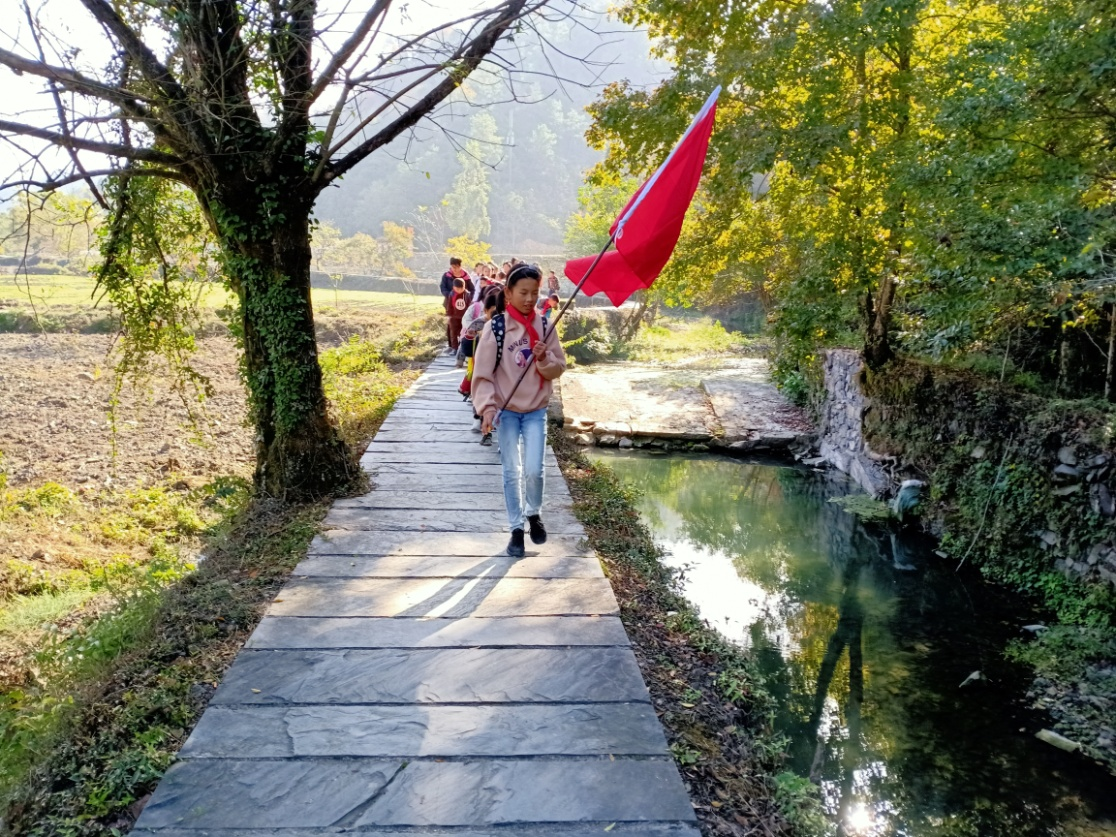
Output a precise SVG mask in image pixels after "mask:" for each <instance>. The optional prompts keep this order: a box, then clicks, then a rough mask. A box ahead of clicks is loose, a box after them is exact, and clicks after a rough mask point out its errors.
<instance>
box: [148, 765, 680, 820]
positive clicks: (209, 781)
mask: <svg viewBox="0 0 1116 837" xmlns="http://www.w3.org/2000/svg"><path fill="white" fill-rule="evenodd" d="M160 790H161V791H162V793H161V794H160V795H159V796H157V797H156V798H154V799H152V801H151V802H150V803H149V804H148V806H147V808H146V809H145V811H144V822H143V825H144V827H145V828H158V827H160V826H179V827H183V826H190V827H193V828H250V827H255V828H259V827H266V828H275V829H286V828H312V827H329V826H332V827H343V826H344V827H353V828H358V829H359V828H362V827H367V826H372V827H376V826H408V825H411V826H427V827H431V826H435V827H444V826H477V825H515V824H517V823H535V822H546V823H561V822H587V821H588V822H599V823H604V824H608V823H611V822H632V821H636V822H638V821H652V822H654V821H664V820H666V821H670V820H674V821H678V820H683V821H684V820H686V819H690V818H692V817H693V811H692V809H691V807H690V801H689V799H688V798H687V797H686V794H685V791H684V790H683V788H682V783H681V782H680V781H679V780H678V772H677V770H676V768H675V767H674V763H673V762H672V761H670V760H668V759H638V760H635V759H616V760H614V761H613V760H609V759H584V760H580V759H578V760H575V759H527V760H514V759H507V760H475V761H472V760H470V761H464V762H451V761H447V762H443V763H438V762H431V761H412V762H404V761H401V760H398V759H396V760H370V759H319V758H303V759H280V760H255V759H190V760H187V761H183V762H179V763H178V764H176V765H174V766H173V767H172V768H171V769H170V770H169V771H168V772H167V775H166V777H165V778H164V779H163V782H162V784H161V786H160ZM602 830H603V829H602Z"/></svg>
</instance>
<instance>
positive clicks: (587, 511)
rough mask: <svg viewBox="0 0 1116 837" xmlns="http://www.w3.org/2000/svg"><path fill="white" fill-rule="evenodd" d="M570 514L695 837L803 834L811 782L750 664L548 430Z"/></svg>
mask: <svg viewBox="0 0 1116 837" xmlns="http://www.w3.org/2000/svg"><path fill="white" fill-rule="evenodd" d="M551 444H552V446H553V449H554V453H555V455H556V456H557V459H558V464H559V466H560V467H561V469H562V473H563V475H564V476H565V478H566V482H567V484H568V485H569V488H570V492H571V494H572V495H573V498H574V513H575V514H576V516H577V517H578V519H579V520H580V521H581V523H582V525H583V526H584V527H585V530H586V532H587V534H588V538H589V542H590V544H591V545H592V547H593V549H594V550H595V551H596V552H597V554H598V555H599V556H600V558H601V561H602V563H603V564H604V567H605V573H606V575H607V576H608V578H609V581H610V583H611V584H612V587H613V591H614V592H615V594H616V599H617V601H618V602H619V604H620V616H621V619H622V620H623V622H624V628H625V630H626V631H627V633H628V637H629V639H630V640H631V643H632V647H633V650H634V651H635V654H636V659H637V660H638V662H639V666H640V670H641V672H642V674H643V678H644V680H645V682H646V683H647V686H648V689H649V690H650V692H651V698H652V702H653V704H654V706H655V712H656V714H657V715H658V717H659V720H660V721H661V722H662V724H663V727H664V730H665V731H666V734H667V739H668V741H669V742H670V749H671V752H672V753H673V754H674V757H675V761H676V762H677V764H678V769H679V772H680V773H681V775H682V778H683V781H684V782H685V784H686V787H687V790H688V791H689V793H690V798H691V800H692V801H693V804H694V810H695V812H696V813H697V816H698V819H699V821H700V824H701V830H702V834H703V835H704V837H714V836H715V837H730V836H731V837H746V835H750V834H766V835H771V837H812V835H816V834H819V833H820V832H819V831H818V828H819V827H820V825H821V823H822V821H821V814H820V808H819V806H818V804H817V801H816V799H815V797H814V794H813V792H812V788H811V786H809V785H808V784H807V783H805V782H802V781H798V780H797V777H795V776H794V775H793V774H790V773H785V772H783V766H782V753H783V748H784V740H783V739H782V737H781V736H780V735H779V734H777V733H776V732H775V731H774V730H773V728H772V719H773V717H774V713H775V711H776V707H775V703H774V700H773V698H772V696H771V695H770V694H769V693H768V691H767V690H766V688H765V686H764V684H763V678H762V676H761V675H760V673H759V671H758V669H757V667H756V665H755V661H754V660H752V659H751V657H750V656H749V655H748V654H746V653H745V652H744V651H743V649H741V648H739V647H737V646H735V645H734V644H732V643H731V642H729V641H727V640H726V639H725V638H724V637H722V636H721V635H720V634H718V633H717V632H716V631H715V630H713V629H712V628H710V627H709V626H708V625H706V624H705V623H704V622H703V621H702V620H701V618H700V617H699V616H698V615H697V612H696V611H695V609H694V608H693V607H692V606H691V605H690V604H689V603H688V602H687V601H686V600H685V599H684V598H682V597H681V596H680V595H679V594H678V588H677V584H676V582H677V578H676V575H677V574H676V572H675V571H673V570H672V569H671V568H670V567H669V566H668V565H667V564H666V563H665V562H664V560H663V559H664V555H663V552H662V550H661V549H660V547H658V546H657V545H656V543H655V541H654V540H653V539H652V537H651V534H650V532H649V531H648V528H647V526H646V525H645V524H644V523H643V522H642V521H641V520H640V516H639V514H638V512H637V511H636V509H635V507H634V505H633V499H634V497H633V494H632V492H631V491H630V490H628V489H626V488H624V487H623V486H621V484H620V483H619V482H618V480H617V479H616V477H615V475H614V474H612V472H611V471H609V469H607V468H601V467H599V466H597V465H595V464H593V463H592V462H590V461H589V460H587V459H586V458H585V455H584V452H583V451H584V449H583V448H580V447H578V446H577V445H576V444H575V443H573V442H572V441H571V440H570V439H569V438H567V436H566V435H565V434H564V433H561V432H554V433H551Z"/></svg>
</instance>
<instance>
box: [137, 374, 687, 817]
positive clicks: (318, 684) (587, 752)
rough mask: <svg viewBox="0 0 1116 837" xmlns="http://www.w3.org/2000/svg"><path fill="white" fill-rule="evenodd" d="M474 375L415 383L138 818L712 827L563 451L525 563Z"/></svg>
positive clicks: (550, 463) (549, 471)
mask: <svg viewBox="0 0 1116 837" xmlns="http://www.w3.org/2000/svg"><path fill="white" fill-rule="evenodd" d="M460 378H461V372H460V370H457V369H454V368H453V365H452V363H451V362H450V361H449V360H446V359H439V360H437V361H435V362H434V363H433V364H432V365H431V367H430V368H429V369H428V370H427V371H426V373H425V374H424V375H423V376H422V377H421V378H420V379H419V380H418V381H417V382H416V383H415V385H414V386H413V387H412V388H411V390H410V391H409V392H408V393H407V395H406V396H405V397H403V398H402V399H400V401H399V403H398V405H397V406H396V408H395V410H393V412H392V413H391V415H390V416H389V417H388V418H387V420H386V421H385V422H384V425H383V428H382V429H381V431H380V433H379V434H378V435H377V436H376V439H375V441H373V443H372V444H371V445H370V446H369V448H368V452H367V453H366V454H365V456H364V458H363V460H362V464H363V466H364V467H365V468H366V469H367V470H368V471H369V473H370V474H371V477H372V481H373V485H374V488H373V490H372V491H371V492H369V493H368V494H366V495H364V496H363V497H356V498H350V499H346V500H339V501H338V502H336V503H335V504H334V506H333V509H332V510H331V511H330V513H329V515H328V516H327V518H326V525H327V527H328V531H326V532H324V533H323V534H322V535H321V536H320V537H318V538H316V539H315V540H314V542H313V544H312V545H311V547H310V550H309V554H308V555H307V556H306V559H305V560H304V561H303V562H302V563H301V564H299V566H298V567H297V568H296V569H295V571H294V573H293V575H292V577H291V579H290V581H289V582H288V583H287V584H286V586H285V587H284V588H283V590H282V591H281V592H280V593H279V595H278V596H277V597H276V599H275V601H274V603H273V604H272V605H271V607H270V608H269V610H268V612H267V614H266V616H265V617H264V619H263V621H262V622H261V623H260V624H259V626H258V627H257V628H256V630H255V632H254V633H253V634H252V636H251V638H250V639H249V640H248V642H247V644H246V646H245V648H244V650H243V651H242V652H241V653H240V655H239V656H238V657H237V659H236V661H235V662H234V663H233V665H232V667H231V668H230V669H229V671H228V673H227V674H226V675H225V679H224V681H223V682H222V684H221V686H220V688H219V689H218V690H217V692H216V694H215V695H214V696H213V699H212V700H211V701H210V705H209V707H208V709H207V710H206V711H205V714H204V715H203V716H202V718H201V720H200V721H199V722H198V725H197V727H196V728H195V730H194V732H193V733H192V734H191V736H190V738H189V740H188V741H187V742H186V744H185V746H184V747H183V748H182V751H181V753H180V755H179V759H178V761H177V763H176V764H174V765H173V766H172V767H171V768H170V770H169V771H167V774H166V776H165V777H164V778H163V781H162V782H161V783H160V785H159V787H158V789H157V790H156V791H155V794H154V796H153V797H152V799H151V801H150V802H149V803H148V805H147V807H146V808H145V809H144V811H143V814H142V815H141V816H140V819H139V822H138V823H137V825H136V828H135V829H134V830H133V832H132V834H133V835H136V837H156V835H160V836H161V837H264V835H276V837H312V835H314V836H317V835H329V834H363V835H375V836H376V837H380V836H381V835H382V837H386V835H388V834H392V835H415V837H420V835H421V837H433V835H456V837H497V835H524V837H535V836H536V835H537V837H544V835H564V837H588V835H603V834H606V833H608V834H611V835H617V834H625V835H646V837H698V831H697V829H696V827H695V818H694V813H693V809H692V806H691V804H690V800H689V798H688V796H687V794H686V791H685V788H684V787H683V785H682V781H681V779H680V778H679V775H678V772H677V769H676V768H675V765H674V761H673V759H672V758H671V756H670V752H669V750H668V748H667V744H666V740H665V737H664V735H663V731H662V728H661V726H660V725H659V720H658V718H657V717H656V715H655V712H654V710H653V708H652V706H651V703H650V697H649V695H648V692H647V688H646V686H645V685H644V682H643V679H642V677H641V675H640V672H639V668H638V666H637V664H636V660H635V656H634V654H633V653H632V650H631V648H630V647H629V645H628V639H627V636H626V635H625V633H624V629H623V627H622V625H621V623H620V619H619V616H618V607H617V604H616V599H615V597H614V596H613V594H612V589H611V587H610V586H609V583H608V581H607V580H606V579H605V577H604V575H603V573H602V571H601V565H600V562H599V561H598V560H597V558H596V556H595V555H594V554H593V552H592V551H591V550H590V549H589V548H588V546H587V543H586V540H585V533H584V531H583V530H582V528H581V526H580V524H579V523H578V522H577V520H576V519H575V518H574V516H573V512H572V507H571V500H570V495H569V491H568V489H567V487H566V484H565V481H564V480H563V478H562V475H561V473H560V472H559V471H558V465H557V462H556V461H555V459H554V456H553V453H551V452H550V451H549V450H548V451H547V462H546V476H547V507H546V509H545V510H544V515H545V520H546V522H547V526H548V529H549V531H550V533H551V535H550V538H549V540H548V542H547V543H546V544H545V545H543V546H533V545H531V544H530V543H528V553H527V557H525V558H523V559H520V560H513V559H510V558H508V557H507V555H505V554H504V553H503V550H504V547H505V545H506V543H507V531H506V530H507V522H506V517H505V515H504V510H503V502H504V501H503V494H502V483H501V476H500V464H499V455H498V453H497V450H496V448H495V447H491V448H482V447H480V445H478V444H477V442H478V439H479V437H478V436H477V435H476V434H474V433H472V432H471V431H470V429H469V428H470V424H471V423H472V412H471V410H470V409H469V406H468V405H467V404H463V403H462V402H461V400H460V398H459V397H458V396H457V395H456V388H457V384H458V382H459V381H460Z"/></svg>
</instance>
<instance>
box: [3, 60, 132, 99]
mask: <svg viewBox="0 0 1116 837" xmlns="http://www.w3.org/2000/svg"><path fill="white" fill-rule="evenodd" d="M0 65H3V66H5V67H8V68H9V69H11V70H12V71H13V72H15V73H17V74H19V73H27V74H28V75H33V76H39V77H40V78H45V79H47V80H48V81H53V82H57V83H58V84H59V85H61V86H62V87H63V88H65V89H66V90H72V91H74V92H75V93H81V94H83V95H86V96H92V97H93V98H96V99H103V100H104V101H106V102H111V103H113V104H116V105H122V104H124V103H130V104H133V105H137V106H138V103H139V102H141V101H144V99H143V97H142V96H140V95H139V94H137V93H133V92H131V91H129V90H124V89H122V88H119V87H113V86H112V85H109V84H104V83H103V82H100V81H97V80H96V79H92V78H89V77H87V76H84V75H82V74H81V73H79V72H77V71H75V70H71V69H69V68H68V67H57V66H54V65H52V64H47V63H46V62H45V61H33V60H31V59H30V58H24V57H23V56H22V55H17V54H16V53H14V52H9V51H8V50H6V49H0Z"/></svg>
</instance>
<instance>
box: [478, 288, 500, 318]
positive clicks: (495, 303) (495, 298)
mask: <svg viewBox="0 0 1116 837" xmlns="http://www.w3.org/2000/svg"><path fill="white" fill-rule="evenodd" d="M483 299H484V310H485V311H487V310H488V309H489V308H495V309H496V313H497V314H503V313H504V289H503V288H497V287H496V286H495V285H493V286H492V287H490V288H488V289H487V290H486V291H485V294H484V297H483Z"/></svg>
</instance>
